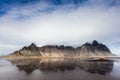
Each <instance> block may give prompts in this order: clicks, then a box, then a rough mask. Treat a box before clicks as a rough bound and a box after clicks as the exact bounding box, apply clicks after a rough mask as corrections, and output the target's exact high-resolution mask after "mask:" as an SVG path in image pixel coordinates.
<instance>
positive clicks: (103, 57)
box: [0, 56, 120, 59]
mask: <svg viewBox="0 0 120 80" xmlns="http://www.w3.org/2000/svg"><path fill="white" fill-rule="evenodd" d="M0 58H4V59H43V58H44V59H45V58H47V59H120V56H90V57H86V56H81V57H43V56H3V57H0Z"/></svg>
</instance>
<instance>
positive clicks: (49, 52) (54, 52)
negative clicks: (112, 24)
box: [11, 40, 113, 57]
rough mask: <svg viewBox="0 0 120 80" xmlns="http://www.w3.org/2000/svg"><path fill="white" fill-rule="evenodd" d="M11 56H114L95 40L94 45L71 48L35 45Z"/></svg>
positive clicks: (88, 44) (87, 44) (86, 44)
mask: <svg viewBox="0 0 120 80" xmlns="http://www.w3.org/2000/svg"><path fill="white" fill-rule="evenodd" d="M11 55H17V56H43V57H79V56H112V55H113V54H112V53H111V51H110V50H109V49H108V48H107V46H105V45H104V44H102V43H98V42H97V41H96V40H94V41H93V42H92V43H85V44H83V45H82V46H80V47H77V48H73V47H71V46H64V45H60V46H57V45H56V46H52V45H48V46H43V47H38V46H36V45H35V44H34V43H32V44H31V45H30V46H25V47H23V48H22V49H21V50H19V51H16V52H14V53H13V54H11Z"/></svg>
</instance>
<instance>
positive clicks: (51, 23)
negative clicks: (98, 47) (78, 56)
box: [0, 0, 120, 55]
mask: <svg viewBox="0 0 120 80" xmlns="http://www.w3.org/2000/svg"><path fill="white" fill-rule="evenodd" d="M119 29H120V0H0V55H6V54H10V53H11V52H14V51H15V50H18V49H20V48H21V47H23V46H24V45H29V44H31V43H32V42H34V43H36V44H37V45H38V46H43V45H48V44H53V45H54V44H58V45H61V44H64V45H72V46H74V47H77V46H80V45H82V44H83V43H85V42H92V40H98V41H99V42H101V43H104V44H106V45H107V46H108V47H109V48H110V50H111V51H112V52H113V53H114V54H117V55H120V37H119V35H120V31H119Z"/></svg>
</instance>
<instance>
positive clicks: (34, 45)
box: [29, 43, 37, 47]
mask: <svg viewBox="0 0 120 80" xmlns="http://www.w3.org/2000/svg"><path fill="white" fill-rule="evenodd" d="M29 47H37V46H36V44H35V43H31V45H30V46H29Z"/></svg>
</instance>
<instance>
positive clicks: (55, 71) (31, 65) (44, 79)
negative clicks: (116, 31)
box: [0, 59, 120, 80]
mask: <svg viewBox="0 0 120 80" xmlns="http://www.w3.org/2000/svg"><path fill="white" fill-rule="evenodd" d="M0 80H120V62H119V61H117V62H116V61H115V62H113V61H82V60H79V59H22V60H18V59H15V60H6V59H0Z"/></svg>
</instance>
